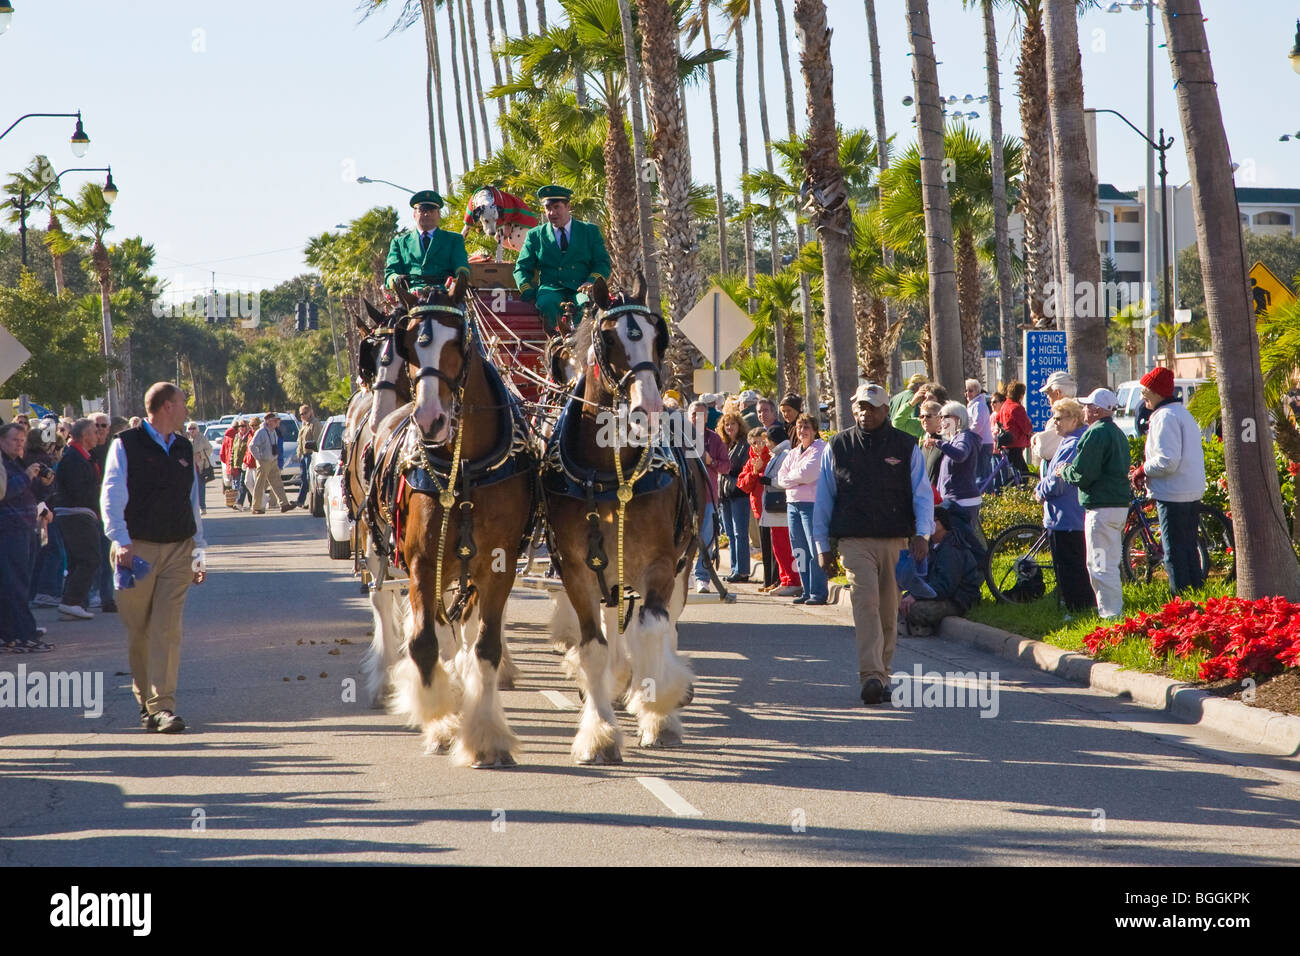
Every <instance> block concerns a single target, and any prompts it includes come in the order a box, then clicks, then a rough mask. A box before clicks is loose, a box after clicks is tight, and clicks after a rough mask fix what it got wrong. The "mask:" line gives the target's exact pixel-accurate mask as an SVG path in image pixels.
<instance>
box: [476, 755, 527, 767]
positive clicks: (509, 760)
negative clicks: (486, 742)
mask: <svg viewBox="0 0 1300 956" xmlns="http://www.w3.org/2000/svg"><path fill="white" fill-rule="evenodd" d="M518 765H519V764H518V761H516V760H515V758H514V757H512V756H510V754H509V753H508V752H505V751H503V752H501V753H497V754H486V753H482V754H477V755H475V757H474V762H473V763H472V764H470V766H471V767H473V768H474V769H475V770H500V769H504V768H506V767H516V766H518Z"/></svg>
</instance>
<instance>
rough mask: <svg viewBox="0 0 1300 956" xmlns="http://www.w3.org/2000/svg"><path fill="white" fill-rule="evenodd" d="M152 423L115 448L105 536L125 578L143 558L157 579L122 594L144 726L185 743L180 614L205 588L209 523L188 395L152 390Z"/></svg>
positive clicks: (103, 497)
mask: <svg viewBox="0 0 1300 956" xmlns="http://www.w3.org/2000/svg"><path fill="white" fill-rule="evenodd" d="M144 402H145V408H146V409H147V410H148V413H149V415H148V418H147V419H145V420H144V421H143V422H141V423H140V425H138V426H137V427H135V428H129V429H127V430H126V431H124V432H122V433H121V434H120V435H118V436H117V439H116V440H115V441H114V442H113V444H112V446H111V447H110V448H109V451H108V456H107V458H106V461H105V466H104V485H103V488H102V489H101V491H100V499H99V500H100V511H101V512H102V513H103V515H104V533H105V534H106V535H108V538H109V540H110V541H111V542H112V543H113V553H114V558H115V563H116V564H117V566H118V568H121V569H126V570H127V571H130V570H131V568H132V566H133V562H134V559H135V558H136V557H140V558H143V559H144V560H145V561H147V562H149V571H148V573H147V574H144V575H143V576H141V577H138V578H135V580H134V584H133V585H132V586H130V587H127V588H123V589H121V590H119V591H118V592H117V604H118V611H119V613H120V614H121V617H122V624H123V625H125V627H126V640H127V656H128V658H129V660H130V662H131V680H132V687H133V689H134V691H135V699H136V700H137V701H139V702H140V722H141V724H142V725H143V726H144V728H145V729H146V730H150V731H154V732H156V733H161V734H178V733H180V732H181V731H182V730H184V729H185V721H183V720H181V718H180V717H178V716H177V715H176V683H177V679H178V677H179V674H180V663H181V613H182V611H183V610H184V608H185V595H186V593H187V592H188V591H189V589H190V584H191V583H194V584H202V583H203V578H204V571H203V554H202V552H203V550H204V549H206V548H207V542H206V541H205V540H204V537H203V519H202V518H201V517H200V515H199V483H198V475H197V473H196V472H195V469H194V449H193V447H192V446H191V445H190V443H189V440H188V439H186V438H184V437H182V436H181V435H179V434H177V432H179V431H180V429H181V428H182V427H184V425H185V421H186V419H187V418H188V417H189V415H188V409H187V408H186V407H185V393H184V392H182V391H181V390H180V389H179V388H177V387H176V386H175V385H173V384H171V383H170V382H158V383H156V384H154V385H152V386H150V388H149V391H148V392H146V393H145V396H144Z"/></svg>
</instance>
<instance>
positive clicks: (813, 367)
mask: <svg viewBox="0 0 1300 956" xmlns="http://www.w3.org/2000/svg"><path fill="white" fill-rule="evenodd" d="M773 2H774V3H775V4H776V37H777V44H778V46H779V48H780V50H781V78H782V80H783V81H784V84H785V122H786V135H787V137H788V138H789V139H790V140H791V141H793V140H794V139H795V138H796V137H797V136H798V130H797V129H796V128H795V125H794V82H793V80H792V78H791V71H790V62H791V61H790V46H789V40H788V39H787V37H786V24H785V4H784V3H783V2H782V0H773ZM794 235H795V241H796V242H797V243H798V246H799V248H800V249H802V248H803V247H804V245H805V244H806V243H807V242H808V235H807V232H806V231H805V229H804V224H803V222H802V221H801V220H800V219H799V217H798V216H795V222H794ZM799 291H800V306H801V308H800V311H801V313H802V318H803V338H804V341H805V342H811V341H813V314H812V293H811V284H810V282H809V280H808V276H807V275H806V274H805V273H802V272H801V273H800V274H799ZM804 375H805V381H804V402H805V403H806V406H807V407H808V408H812V407H813V405H815V404H816V403H817V394H818V391H819V389H818V386H817V363H816V362H805V363H804Z"/></svg>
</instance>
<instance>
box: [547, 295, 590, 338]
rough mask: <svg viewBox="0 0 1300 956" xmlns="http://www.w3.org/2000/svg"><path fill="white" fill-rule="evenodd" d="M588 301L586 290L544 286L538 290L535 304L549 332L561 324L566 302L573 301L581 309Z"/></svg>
mask: <svg viewBox="0 0 1300 956" xmlns="http://www.w3.org/2000/svg"><path fill="white" fill-rule="evenodd" d="M588 301H589V300H588V299H587V295H586V293H584V292H577V291H575V290H573V289H556V288H544V289H539V290H538V292H537V298H536V299H535V300H534V302H533V304H534V305H536V306H537V312H538V314H539V315H541V317H542V325H543V326H544V327H545V328H546V331H547V333H548V334H549V333H551V332H554V331H555V327H556V326H557V325H559V324H560V312H561V310H562V309H563V308H564V303H566V302H573V303H575V304H576V305H577V306H578V309H579V310H581V309H582V308H584V307H585V306H586V304H587V302H588Z"/></svg>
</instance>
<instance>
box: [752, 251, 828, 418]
mask: <svg viewBox="0 0 1300 956" xmlns="http://www.w3.org/2000/svg"><path fill="white" fill-rule="evenodd" d="M751 292H752V299H754V300H756V301H757V303H758V308H757V309H756V310H755V312H754V319H755V321H756V322H757V321H759V320H760V319H761V320H762V321H763V323H764V324H765V325H766V326H767V327H768V328H769V329H770V330H771V335H772V340H773V346H774V351H775V352H776V355H777V358H776V368H777V376H776V384H777V391H778V392H779V393H780V394H782V395H785V394H787V393H789V392H791V391H797V390H798V388H799V363H798V361H797V360H796V359H794V356H795V355H796V354H797V353H798V344H797V343H796V342H795V337H794V317H795V312H796V310H797V309H798V308H799V271H798V270H797V269H796V268H794V267H793V265H792V266H790V267H789V268H786V269H783V270H781V271H779V272H775V273H773V274H772V275H757V276H755V277H754V287H753V289H752V290H751ZM813 354H814V351H813V348H812V346H811V344H810V345H809V350H808V355H809V356H812V355H813ZM782 359H784V360H785V361H784V364H783V363H782Z"/></svg>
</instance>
